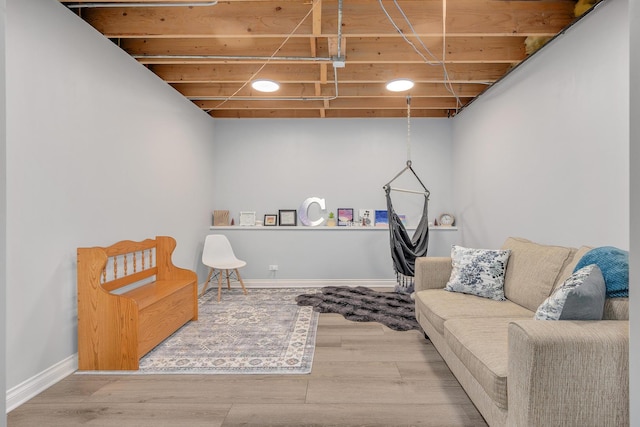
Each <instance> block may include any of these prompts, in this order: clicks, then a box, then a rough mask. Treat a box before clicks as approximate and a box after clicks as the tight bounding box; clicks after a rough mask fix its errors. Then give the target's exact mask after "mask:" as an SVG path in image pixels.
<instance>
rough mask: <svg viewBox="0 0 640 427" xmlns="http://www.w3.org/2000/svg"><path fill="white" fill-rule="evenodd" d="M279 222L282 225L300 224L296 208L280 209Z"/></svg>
mask: <svg viewBox="0 0 640 427" xmlns="http://www.w3.org/2000/svg"><path fill="white" fill-rule="evenodd" d="M278 223H279V224H280V225H281V226H292V225H298V215H297V211H296V210H295V209H280V210H279V211H278Z"/></svg>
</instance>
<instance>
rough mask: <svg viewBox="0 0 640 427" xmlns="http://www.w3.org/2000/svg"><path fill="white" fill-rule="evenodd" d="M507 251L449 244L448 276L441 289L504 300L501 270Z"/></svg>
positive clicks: (504, 267) (507, 256)
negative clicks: (449, 274) (449, 271)
mask: <svg viewBox="0 0 640 427" xmlns="http://www.w3.org/2000/svg"><path fill="white" fill-rule="evenodd" d="M508 260H509V251H507V250H492V249H471V248H463V247H462V246H457V245H453V247H452V248H451V264H452V269H451V277H450V278H449V281H448V282H447V284H446V285H445V288H444V289H445V290H447V291H450V292H462V293H465V294H471V295H476V296H479V297H484V298H491V299H493V300H496V301H504V299H505V298H504V272H505V269H506V267H507V261H508Z"/></svg>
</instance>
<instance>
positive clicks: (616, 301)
mask: <svg viewBox="0 0 640 427" xmlns="http://www.w3.org/2000/svg"><path fill="white" fill-rule="evenodd" d="M602 320H629V298H607V299H606V300H605V301H604V313H603V314H602Z"/></svg>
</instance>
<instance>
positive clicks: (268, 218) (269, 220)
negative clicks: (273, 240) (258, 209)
mask: <svg viewBox="0 0 640 427" xmlns="http://www.w3.org/2000/svg"><path fill="white" fill-rule="evenodd" d="M264 225H265V226H266V227H275V226H276V225H278V215H276V214H266V215H265V216H264Z"/></svg>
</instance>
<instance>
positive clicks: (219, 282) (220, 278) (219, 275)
mask: <svg viewBox="0 0 640 427" xmlns="http://www.w3.org/2000/svg"><path fill="white" fill-rule="evenodd" d="M221 297H222V270H220V273H219V274H218V302H220V298H221Z"/></svg>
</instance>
